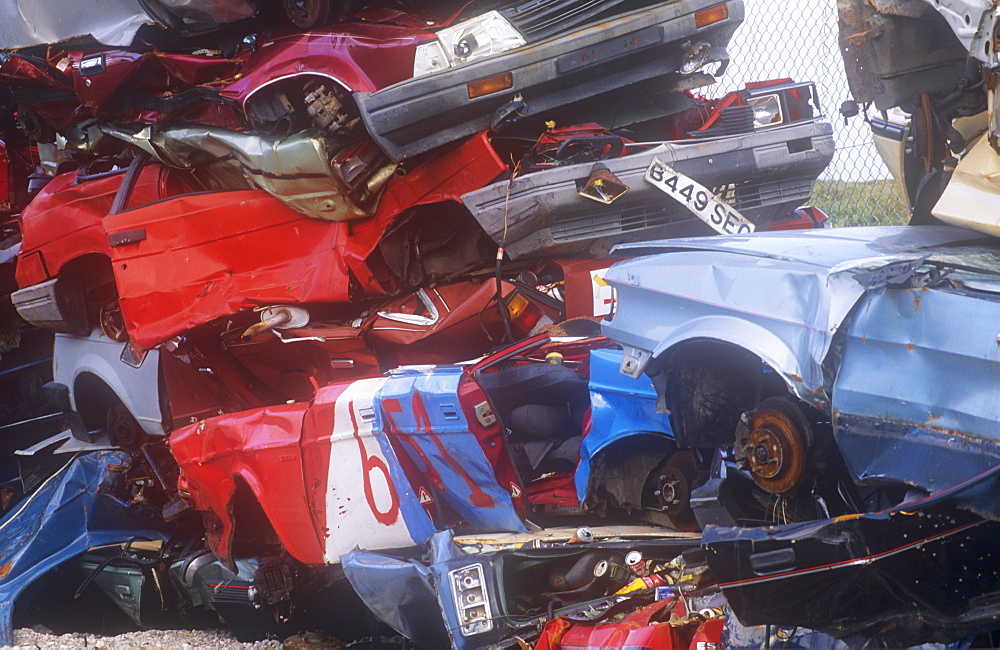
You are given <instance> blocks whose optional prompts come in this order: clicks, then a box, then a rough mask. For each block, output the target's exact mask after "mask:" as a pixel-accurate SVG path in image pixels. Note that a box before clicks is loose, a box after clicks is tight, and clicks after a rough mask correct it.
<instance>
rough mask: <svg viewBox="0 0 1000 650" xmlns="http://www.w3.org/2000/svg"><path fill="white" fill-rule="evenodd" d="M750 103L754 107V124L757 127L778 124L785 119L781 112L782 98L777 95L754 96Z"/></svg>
mask: <svg viewBox="0 0 1000 650" xmlns="http://www.w3.org/2000/svg"><path fill="white" fill-rule="evenodd" d="M748 103H749V104H750V108H752V109H753V124H754V127H756V128H758V129H759V128H762V127H765V126H776V125H778V124H781V123H782V122H784V121H785V116H784V115H782V114H781V100H780V99H779V98H778V96H777V95H763V96H761V97H753V98H751V99H750V100H749V101H748Z"/></svg>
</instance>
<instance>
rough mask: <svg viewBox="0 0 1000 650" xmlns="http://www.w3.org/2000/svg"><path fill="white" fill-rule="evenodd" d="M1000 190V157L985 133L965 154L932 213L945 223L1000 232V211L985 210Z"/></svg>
mask: <svg viewBox="0 0 1000 650" xmlns="http://www.w3.org/2000/svg"><path fill="white" fill-rule="evenodd" d="M998 194H1000V157H998V156H997V153H996V151H995V150H994V149H993V147H991V146H990V142H989V138H988V137H986V136H984V137H981V138H979V140H978V141H976V142H974V143H973V144H972V146H971V147H970V148H969V150H968V151H967V152H966V153H965V155H963V156H962V159H961V160H960V161H959V163H958V166H957V167H956V168H955V172H954V173H953V174H952V176H951V180H950V181H949V182H948V184H947V185H946V186H945V188H944V193H942V194H941V198H939V199H938V202H937V203H936V204H935V205H934V208H933V209H932V210H931V214H933V215H934V216H935V217H937V218H938V219H940V220H941V221H944V222H945V223H950V224H954V225H956V226H962V227H964V228H971V229H973V230H978V231H979V232H983V233H986V234H987V235H993V236H994V237H998V236H1000V215H998V214H997V213H996V211H995V210H984V209H983V206H986V205H991V204H992V203H993V202H995V201H996V197H997V195H998Z"/></svg>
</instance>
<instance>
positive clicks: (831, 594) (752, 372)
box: [602, 226, 1000, 645]
mask: <svg viewBox="0 0 1000 650" xmlns="http://www.w3.org/2000/svg"><path fill="white" fill-rule="evenodd" d="M616 252H617V253H618V254H623V255H635V256H637V257H636V258H635V259H631V260H628V261H625V262H621V263H619V264H616V265H615V266H613V267H612V268H611V270H610V271H609V272H608V274H607V275H606V280H607V282H608V283H610V284H611V286H613V287H614V289H615V290H616V292H617V303H616V307H615V311H614V312H613V314H612V315H611V316H609V317H608V318H607V319H606V320H605V321H604V323H603V324H602V330H603V333H604V334H605V335H607V336H608V337H610V338H612V339H613V340H615V341H617V342H618V343H620V344H621V345H622V346H623V347H624V353H623V356H622V362H621V368H620V370H621V372H622V373H624V374H626V375H630V376H633V377H638V376H639V375H641V374H643V373H645V374H647V375H649V376H650V377H651V378H652V381H653V383H654V385H655V386H656V389H657V399H658V407H659V409H660V410H661V411H665V412H668V413H669V414H670V420H671V426H672V430H673V432H674V436H675V439H676V442H677V445H678V447H680V448H682V449H691V450H701V454H698V455H696V457H698V458H706V457H710V456H711V454H710V453H709V450H715V453H714V456H711V457H712V458H713V460H712V461H711V463H710V467H708V468H707V469H709V470H710V474H709V478H708V480H707V481H706V482H704V483H702V484H699V485H698V486H696V488H695V489H694V491H693V494H692V497H691V503H692V508H693V511H694V514H695V516H696V518H697V519H698V522H699V524H700V525H701V526H702V528H703V530H704V534H703V537H702V544H703V547H704V548H705V549H706V551H707V552H708V559H709V565H710V566H711V568H712V570H713V573H714V574H715V576H716V578H718V580H719V583H720V586H721V587H722V590H723V592H724V593H725V594H726V596H727V598H728V599H729V602H730V604H731V606H732V608H733V611H734V612H735V613H736V614H737V616H738V617H739V619H740V621H741V622H743V623H744V624H755V625H756V624H761V625H764V624H771V625H799V626H806V627H811V628H814V629H819V630H822V631H824V632H827V633H830V634H833V635H835V636H838V637H844V636H847V635H854V634H860V635H862V636H866V637H868V638H879V639H881V642H884V643H888V644H890V645H899V644H909V643H922V642H925V641H929V640H944V639H955V638H960V637H961V636H962V635H965V634H970V633H975V632H976V631H982V630H984V629H990V625H994V624H995V623H993V621H995V619H996V616H997V615H998V614H1000V600H998V599H997V598H996V594H997V593H1000V575H998V574H997V572H996V571H994V570H993V569H992V566H993V560H992V559H991V558H992V554H993V548H994V546H995V544H994V543H993V542H992V541H991V540H993V539H995V530H994V529H995V527H996V525H997V523H996V520H998V519H1000V505H998V503H1000V502H998V500H997V498H996V497H997V495H998V494H1000V484H998V476H1000V428H998V426H997V423H998V421H1000V363H998V358H1000V336H998V328H997V323H998V322H1000V247H998V245H997V243H996V240H995V239H991V238H986V237H983V236H982V235H979V234H977V233H974V232H972V231H968V230H963V229H958V228H952V227H945V226H923V227H871V228H838V229H832V230H814V231H799V232H787V233H763V234H760V233H759V234H756V235H749V236H720V237H712V238H704V239H700V238H696V239H675V240H669V241H661V242H649V243H645V244H627V245H622V246H619V247H618V248H617V249H616ZM914 566H920V567H921V570H920V571H913V567H914ZM820 594H821V596H818V595H820ZM800 596H801V597H800ZM806 596H808V598H807V597H806ZM887 621H888V622H890V623H891V624H886V623H887Z"/></svg>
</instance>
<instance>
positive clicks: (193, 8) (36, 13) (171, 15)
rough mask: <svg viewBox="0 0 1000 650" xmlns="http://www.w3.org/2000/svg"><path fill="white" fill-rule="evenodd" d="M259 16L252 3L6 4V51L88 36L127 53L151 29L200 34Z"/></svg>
mask: <svg viewBox="0 0 1000 650" xmlns="http://www.w3.org/2000/svg"><path fill="white" fill-rule="evenodd" d="M253 15H254V7H253V5H252V4H251V3H250V2H249V0H222V1H219V0H152V1H146V2H139V1H138V0H73V1H72V2H66V1H65V0H63V1H61V2H53V0H0V49H5V50H9V49H18V48H22V47H31V46H33V45H44V44H46V43H58V42H61V41H65V40H69V39H71V38H77V37H87V36H89V37H91V38H93V39H94V40H96V41H97V42H98V43H103V44H104V45H109V46H112V47H123V46H127V45H129V44H130V43H132V39H133V38H134V37H135V34H136V32H137V31H138V30H139V28H140V27H142V26H143V25H147V24H161V25H165V26H168V27H171V28H172V29H175V30H176V31H181V32H185V31H186V32H200V31H206V30H210V29H215V28H217V27H219V26H220V25H222V24H225V23H230V22H234V21H236V20H240V19H242V18H249V17H251V16H253ZM168 22H169V23H172V24H168Z"/></svg>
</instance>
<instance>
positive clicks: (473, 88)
mask: <svg viewBox="0 0 1000 650" xmlns="http://www.w3.org/2000/svg"><path fill="white" fill-rule="evenodd" d="M513 87H514V75H512V74H511V73H509V72H504V73H503V74H498V75H495V76H492V77H487V78H486V79H480V80H479V81H473V82H472V83H470V84H468V89H469V99H476V98H477V97H483V96H484V95H492V94H493V93H498V92H500V91H502V90H510V89H511V88H513Z"/></svg>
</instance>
